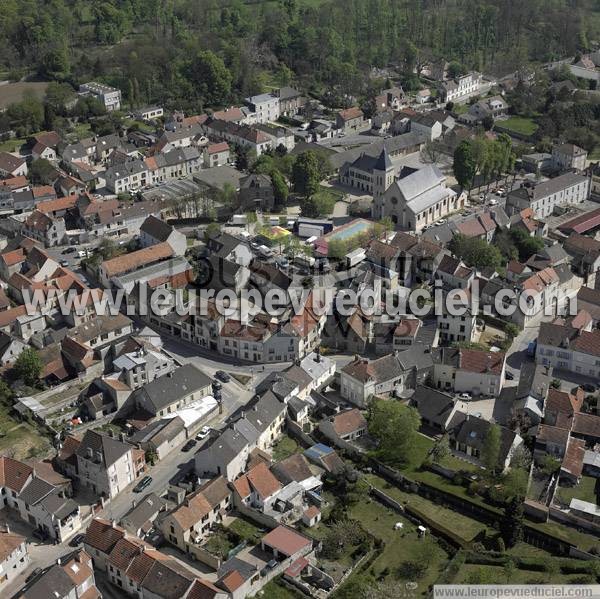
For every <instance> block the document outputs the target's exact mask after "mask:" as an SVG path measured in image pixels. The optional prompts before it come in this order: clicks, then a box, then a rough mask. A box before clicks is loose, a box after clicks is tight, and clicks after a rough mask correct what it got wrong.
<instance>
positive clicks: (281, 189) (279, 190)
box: [271, 170, 290, 206]
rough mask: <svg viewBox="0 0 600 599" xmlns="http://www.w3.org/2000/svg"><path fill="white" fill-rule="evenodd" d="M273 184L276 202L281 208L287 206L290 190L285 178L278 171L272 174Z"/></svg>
mask: <svg viewBox="0 0 600 599" xmlns="http://www.w3.org/2000/svg"><path fill="white" fill-rule="evenodd" d="M271 183H272V185H273V196H274V198H275V202H276V203H277V204H279V205H280V206H285V205H286V203H287V199H288V195H289V192H290V190H289V189H288V186H287V183H286V181H285V178H284V176H283V175H282V174H281V173H280V172H279V171H278V170H274V171H273V172H272V173H271Z"/></svg>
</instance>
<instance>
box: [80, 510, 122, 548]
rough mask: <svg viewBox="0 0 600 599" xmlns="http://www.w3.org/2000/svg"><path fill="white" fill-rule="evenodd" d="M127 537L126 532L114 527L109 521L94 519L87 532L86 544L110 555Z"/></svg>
mask: <svg viewBox="0 0 600 599" xmlns="http://www.w3.org/2000/svg"><path fill="white" fill-rule="evenodd" d="M124 536H125V530H123V529H122V528H121V527H119V526H113V525H112V523H111V522H109V521H108V520H102V519H101V518H94V519H93V520H92V521H91V522H90V525H89V526H88V528H87V530H86V532H85V541H84V542H85V544H86V545H89V546H90V547H93V548H94V549H97V550H98V551H101V552H102V553H106V554H109V553H110V552H111V551H112V550H113V548H114V547H115V545H116V544H117V543H118V542H119V541H120V540H121V539H122V538H123V537H124Z"/></svg>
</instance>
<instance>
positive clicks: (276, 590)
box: [259, 578, 304, 599]
mask: <svg viewBox="0 0 600 599" xmlns="http://www.w3.org/2000/svg"><path fill="white" fill-rule="evenodd" d="M259 596H260V597H268V599H300V598H301V597H304V595H301V594H300V593H298V592H296V591H292V589H289V588H288V587H286V586H283V583H281V582H278V579H277V578H275V579H274V580H271V582H269V583H268V584H267V585H265V586H264V587H263V589H262V591H260V595H259Z"/></svg>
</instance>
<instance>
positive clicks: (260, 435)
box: [195, 391, 286, 481]
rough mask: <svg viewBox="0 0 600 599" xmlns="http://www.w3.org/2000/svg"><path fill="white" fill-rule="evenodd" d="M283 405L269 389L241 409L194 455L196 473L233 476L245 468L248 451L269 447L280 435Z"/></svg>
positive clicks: (231, 478)
mask: <svg viewBox="0 0 600 599" xmlns="http://www.w3.org/2000/svg"><path fill="white" fill-rule="evenodd" d="M285 415H286V406H285V404H284V403H283V402H281V401H279V399H277V397H276V396H275V395H274V394H273V393H272V392H271V391H268V392H267V393H266V394H264V395H263V396H262V397H260V398H259V399H258V400H257V401H256V402H255V403H254V404H253V405H252V406H250V407H248V408H247V409H246V410H243V411H242V413H241V415H240V418H239V419H238V420H237V421H235V422H234V423H233V425H232V426H231V427H228V428H226V429H225V430H224V431H223V432H222V433H221V434H220V435H219V436H218V437H217V438H216V439H214V440H213V441H212V443H210V444H209V445H205V446H204V447H202V449H201V450H200V451H199V452H198V453H197V454H196V456H195V470H196V472H197V473H198V475H199V476H201V477H205V475H206V474H212V475H223V476H225V477H226V478H227V480H229V481H233V480H235V479H236V478H237V477H238V476H239V475H240V474H241V473H242V472H244V471H245V469H246V463H247V461H248V456H249V455H250V452H251V451H252V450H253V449H255V448H259V449H261V450H262V451H266V450H268V449H269V448H270V447H271V445H272V444H273V443H274V442H275V441H276V440H277V438H278V437H279V436H280V434H281V431H282V429H283V425H284V423H285Z"/></svg>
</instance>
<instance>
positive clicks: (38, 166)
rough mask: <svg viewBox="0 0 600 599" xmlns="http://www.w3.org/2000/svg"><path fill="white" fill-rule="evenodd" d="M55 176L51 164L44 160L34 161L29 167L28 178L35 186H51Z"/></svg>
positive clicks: (54, 170) (55, 173)
mask: <svg viewBox="0 0 600 599" xmlns="http://www.w3.org/2000/svg"><path fill="white" fill-rule="evenodd" d="M57 174H58V173H57V172H56V169H55V168H54V166H52V163H51V162H49V161H48V160H46V159H44V158H38V160H34V161H33V162H32V163H31V166H30V167H29V178H30V179H31V182H32V183H35V184H36V185H51V184H52V183H54V180H55V179H56V176H57Z"/></svg>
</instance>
